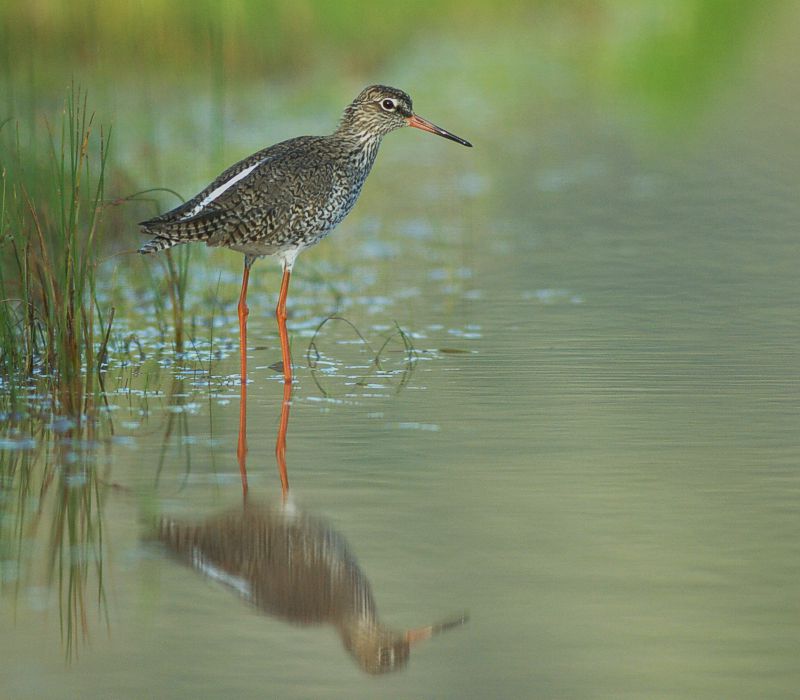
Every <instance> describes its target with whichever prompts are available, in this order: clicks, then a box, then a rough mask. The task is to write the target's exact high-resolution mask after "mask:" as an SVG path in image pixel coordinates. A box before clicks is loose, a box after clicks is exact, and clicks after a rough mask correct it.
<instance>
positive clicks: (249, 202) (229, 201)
mask: <svg viewBox="0 0 800 700" xmlns="http://www.w3.org/2000/svg"><path fill="white" fill-rule="evenodd" d="M320 140H321V138H320V137H307V136H304V137H299V138H296V139H290V140H289V141H284V142H282V143H279V144H276V145H274V146H270V147H269V148H266V149H263V150H261V151H258V152H256V153H254V154H253V155H251V156H248V157H247V158H245V159H244V160H241V161H239V162H238V163H236V164H234V165H232V166H231V167H230V168H228V169H227V170H225V172H223V173H222V174H221V175H220V176H219V177H217V178H216V179H215V180H214V181H213V182H212V183H211V184H210V185H208V187H206V188H205V189H204V190H203V191H201V192H199V193H198V194H197V195H195V196H194V197H192V199H190V200H189V201H188V202H186V203H185V204H182V205H180V206H179V207H176V208H175V209H172V210H171V211H168V212H166V213H165V214H161V215H160V216H157V217H155V218H153V219H149V220H148V221H144V222H142V223H141V224H140V225H141V227H142V230H143V232H144V233H147V234H155V235H157V236H159V237H164V238H168V239H173V240H181V241H191V240H195V241H203V240H204V241H206V242H207V243H208V244H209V245H230V244H232V243H243V242H249V241H258V240H264V239H269V238H270V234H271V233H272V232H273V231H275V230H276V229H277V228H279V227H285V226H286V225H287V224H288V223H289V221H290V220H291V219H292V218H293V216H296V214H297V212H296V211H295V209H296V208H297V207H298V206H303V205H306V206H308V205H311V206H313V204H314V200H315V199H316V198H320V199H321V198H322V197H324V195H325V193H326V192H328V191H330V188H331V186H332V182H333V177H334V169H333V166H332V165H331V164H330V163H326V162H325V161H324V159H322V160H320V157H319V154H318V152H317V149H316V148H315V146H316V145H317V142H318V141H320Z"/></svg>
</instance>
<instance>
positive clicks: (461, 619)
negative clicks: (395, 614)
mask: <svg viewBox="0 0 800 700" xmlns="http://www.w3.org/2000/svg"><path fill="white" fill-rule="evenodd" d="M459 143H461V141H459ZM467 620H469V615H467V613H464V614H463V615H459V616H458V617H454V618H451V619H449V620H445V621H444V622H438V623H436V624H435V625H428V626H427V627H417V628H416V629H413V630H408V631H407V632H406V634H405V637H406V641H407V642H408V644H409V646H414V645H415V644H419V642H424V641H425V640H426V639H430V638H431V637H433V635H435V634H441V633H442V632H447V631H448V630H451V629H454V628H456V627H461V625H464V624H466V622H467Z"/></svg>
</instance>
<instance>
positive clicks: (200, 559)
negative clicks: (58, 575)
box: [159, 503, 465, 673]
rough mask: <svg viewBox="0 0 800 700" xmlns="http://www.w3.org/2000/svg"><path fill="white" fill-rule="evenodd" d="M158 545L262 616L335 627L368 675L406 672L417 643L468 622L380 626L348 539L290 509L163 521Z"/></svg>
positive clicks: (251, 507) (253, 508)
mask: <svg viewBox="0 0 800 700" xmlns="http://www.w3.org/2000/svg"><path fill="white" fill-rule="evenodd" d="M159 539H161V541H162V542H164V543H165V544H166V545H167V547H168V548H169V549H170V550H172V551H173V552H174V553H175V554H176V555H178V556H179V557H180V558H181V559H182V560H183V561H184V562H186V563H187V564H189V565H190V566H192V567H193V568H195V569H197V570H198V571H200V572H202V573H203V574H204V575H206V576H208V577H209V578H211V579H214V580H216V581H219V582H221V583H223V584H225V585H226V586H228V587H230V588H232V589H233V590H234V591H236V593H238V594H239V595H240V596H241V597H242V598H244V599H245V600H247V601H248V602H250V603H252V604H253V605H255V606H257V607H258V608H259V609H260V610H262V611H264V612H266V613H268V614H270V615H273V616H275V617H280V618H283V619H285V620H288V621H290V622H293V623H296V624H303V625H310V624H331V625H333V626H334V627H335V628H336V630H337V631H338V633H339V636H340V637H341V640H342V643H343V644H344V646H345V648H346V649H347V650H348V651H349V652H350V653H351V654H352V655H353V657H355V659H356V660H357V661H358V663H359V665H360V666H361V668H362V669H363V670H364V671H367V672H369V673H383V672H386V671H392V670H396V669H399V668H401V667H403V666H404V665H405V664H406V663H407V662H408V657H409V651H410V648H411V646H412V645H413V644H415V643H417V642H420V641H423V640H425V639H428V638H429V637H431V636H432V635H433V634H435V633H437V632H441V631H444V630H446V629H449V628H451V627H455V626H458V625H460V624H462V623H463V622H464V621H465V618H464V617H463V616H462V617H459V618H457V619H454V620H451V621H448V622H444V623H440V624H436V625H428V626H426V627H421V628H419V629H413V630H408V631H405V632H399V631H394V630H391V629H389V628H388V627H386V626H384V625H383V624H382V623H381V622H380V620H379V619H378V614H377V611H376V608H375V601H374V600H373V597H372V591H371V589H370V585H369V581H368V580H367V577H366V576H365V574H364V572H363V571H362V570H361V568H360V567H359V565H358V563H357V562H356V559H355V557H354V556H353V554H352V552H351V551H350V548H349V547H348V545H347V543H346V542H345V540H344V538H343V537H342V536H341V535H340V534H338V533H337V532H336V531H334V530H333V529H332V528H331V527H330V526H328V525H327V524H326V523H324V522H323V521H321V520H319V519H317V518H315V517H313V516H311V515H308V514H307V513H302V512H297V511H295V510H294V509H292V508H291V507H288V506H286V505H283V504H282V505H279V506H268V505H260V504H259V505H256V504H253V503H246V504H245V505H244V506H243V507H242V508H241V509H236V510H233V511H230V512H227V513H223V514H222V515H218V516H216V517H212V518H209V519H207V520H204V521H202V522H199V523H194V524H193V523H181V522H177V521H175V520H172V519H169V518H164V519H162V521H161V524H160V527H159Z"/></svg>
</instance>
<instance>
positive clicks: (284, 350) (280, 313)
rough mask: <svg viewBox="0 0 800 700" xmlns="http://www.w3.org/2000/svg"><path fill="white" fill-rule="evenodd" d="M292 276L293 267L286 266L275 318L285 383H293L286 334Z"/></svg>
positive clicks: (287, 336)
mask: <svg viewBox="0 0 800 700" xmlns="http://www.w3.org/2000/svg"><path fill="white" fill-rule="evenodd" d="M291 275H292V267H291V265H286V264H284V266H283V278H282V279H281V291H280V294H279V295H278V306H277V308H276V309H275V318H276V319H277V321H278V333H279V335H280V337H281V358H282V359H283V381H285V382H287V383H289V384H291V383H292V356H291V354H290V353H289V334H288V333H287V332H286V296H287V295H288V293H289V277H291Z"/></svg>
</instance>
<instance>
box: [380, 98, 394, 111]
mask: <svg viewBox="0 0 800 700" xmlns="http://www.w3.org/2000/svg"><path fill="white" fill-rule="evenodd" d="M396 106H397V105H396V104H395V102H394V100H389V99H386V100H384V101H383V102H381V107H383V108H384V109H385V110H386V111H387V112H391V111H393V110H394V108H395V107H396Z"/></svg>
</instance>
